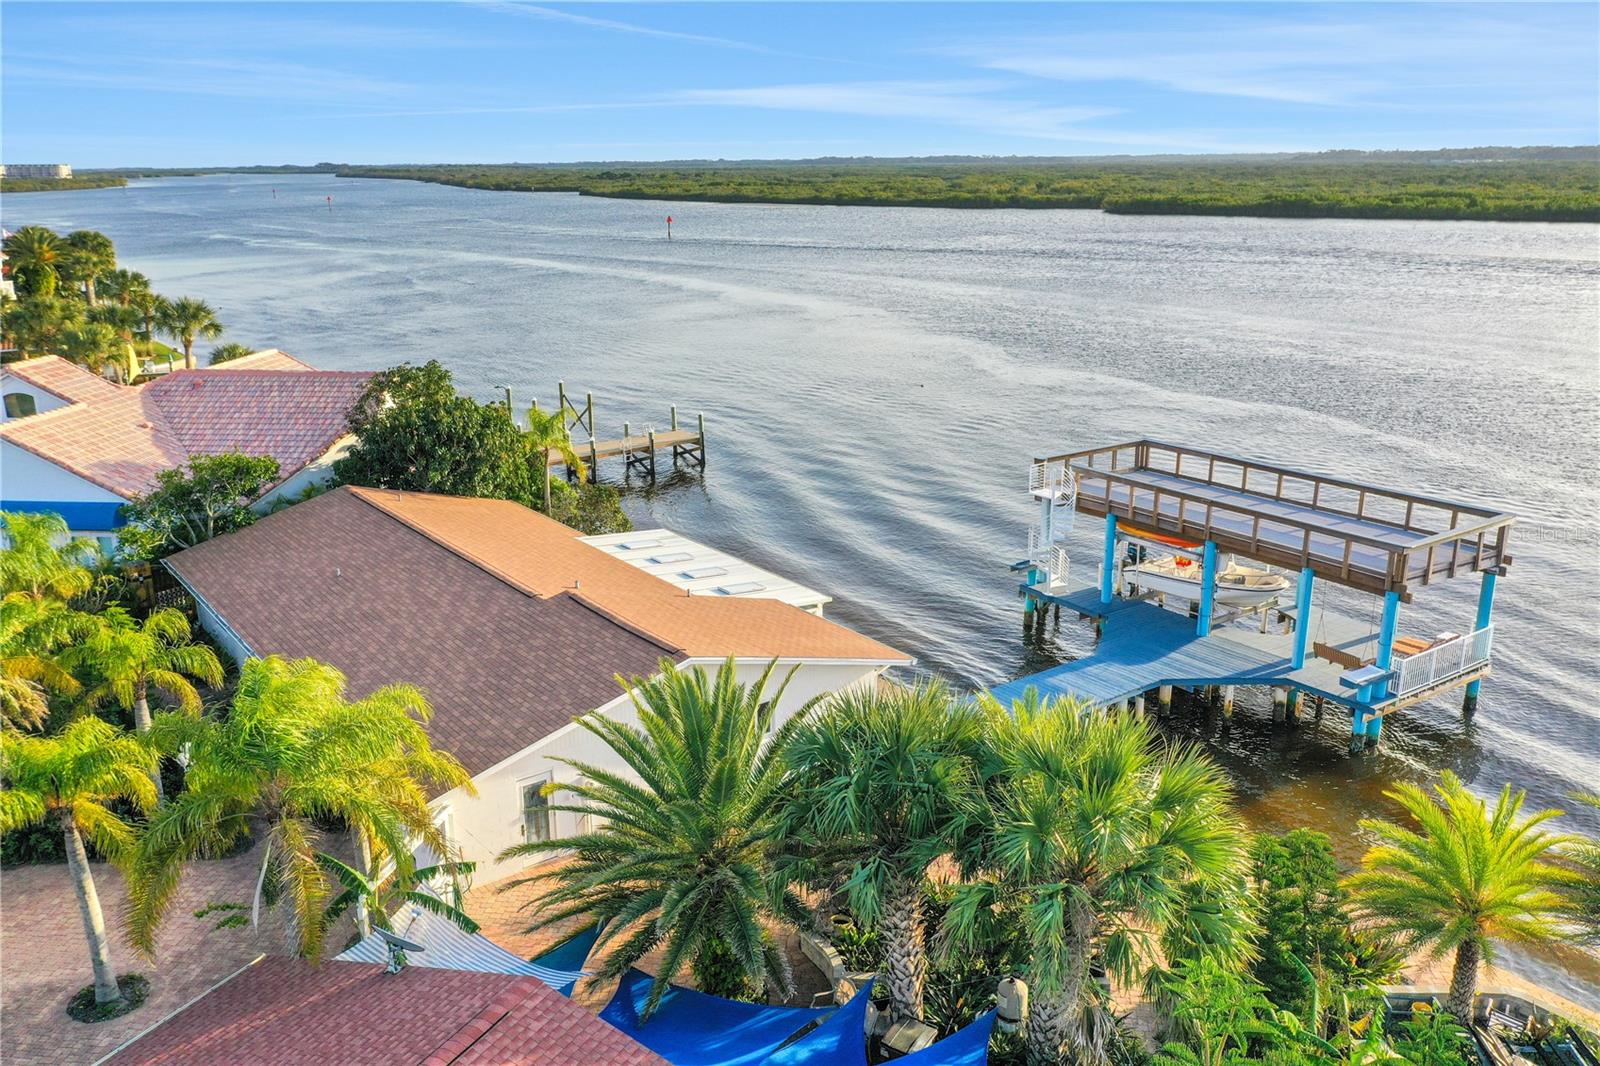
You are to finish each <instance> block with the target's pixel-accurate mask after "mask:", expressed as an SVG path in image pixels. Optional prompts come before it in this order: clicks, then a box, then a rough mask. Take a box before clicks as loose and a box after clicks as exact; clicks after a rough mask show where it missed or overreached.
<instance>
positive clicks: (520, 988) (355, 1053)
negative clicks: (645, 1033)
mask: <svg viewBox="0 0 1600 1066" xmlns="http://www.w3.org/2000/svg"><path fill="white" fill-rule="evenodd" d="M324 1062H325V1063H341V1064H344V1066H364V1064H371V1066H390V1064H395V1066H400V1064H405V1066H491V1064H493V1066H510V1064H519V1066H579V1064H583V1066H666V1063H665V1061H664V1060H663V1059H661V1058H659V1057H658V1056H656V1055H655V1054H654V1053H652V1052H650V1051H648V1050H647V1049H645V1048H644V1047H642V1046H641V1045H639V1044H637V1043H635V1042H634V1041H633V1040H631V1039H629V1038H628V1037H626V1036H624V1035H623V1034H622V1033H620V1032H618V1031H617V1030H616V1029H613V1028H612V1027H611V1026H610V1025H608V1024H606V1023H605V1022H603V1021H601V1020H600V1019H599V1018H596V1017H595V1016H594V1015H592V1014H590V1013H589V1012H588V1011H587V1010H585V1009H584V1008H583V1007H581V1006H579V1005H578V1004H577V1003H574V1002H573V1001H572V1000H570V999H568V998H566V997H565V996H563V995H561V994H560V993H558V992H556V991H554V990H552V989H550V988H548V987H546V986H545V985H544V984H543V983H542V982H540V981H539V980H537V979H535V978H532V977H513V976H508V975H505V974H487V973H470V972H464V971H459V970H442V969H425V968H422V967H418V966H412V967H408V968H407V969H405V970H403V971H401V972H400V973H398V974H386V973H384V972H383V967H381V966H378V965H373V964H367V963H356V962H325V963H323V964H322V965H321V966H319V967H312V966H310V965H309V964H307V963H305V962H302V961H300V960H298V959H288V958H268V959H264V960H262V961H261V962H258V963H256V964H255V965H253V966H251V967H249V968H248V969H246V970H245V971H244V972H242V973H240V974H239V975H238V976H236V977H234V978H232V979H231V980H229V981H227V982H226V983H224V984H223V985H222V986H221V987H219V988H216V989H214V990H213V991H211V992H209V993H207V994H206V995H205V996H203V997H201V998H200V999H199V1000H197V1001H196V1002H194V1003H192V1004H190V1005H189V1006H188V1007H187V1008H185V1009H184V1010H182V1011H180V1012H179V1013H178V1014H176V1015H174V1016H173V1017H171V1018H169V1019H167V1020H166V1021H164V1022H162V1023H161V1024H160V1025H159V1026H157V1027H156V1028H154V1029H152V1030H150V1031H149V1032H147V1033H145V1034H144V1035H143V1036H141V1037H140V1038H139V1039H138V1040H136V1041H134V1042H133V1043H132V1044H129V1045H128V1046H127V1047H125V1048H123V1049H122V1050H121V1051H119V1052H118V1053H117V1054H116V1055H114V1056H112V1058H111V1059H110V1060H109V1063H110V1066H135V1064H139V1066H203V1064H204V1066H209V1064H215V1063H227V1064H229V1066H279V1064H282V1066H291V1064H294V1066H298V1064H301V1063H324Z"/></svg>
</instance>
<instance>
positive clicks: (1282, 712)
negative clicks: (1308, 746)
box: [1272, 685, 1289, 722]
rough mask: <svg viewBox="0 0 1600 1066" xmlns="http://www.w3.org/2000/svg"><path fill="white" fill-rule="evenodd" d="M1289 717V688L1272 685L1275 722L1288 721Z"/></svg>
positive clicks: (1273, 717) (1273, 718)
mask: <svg viewBox="0 0 1600 1066" xmlns="http://www.w3.org/2000/svg"><path fill="white" fill-rule="evenodd" d="M1288 718H1289V690H1288V689H1286V688H1284V687H1283V686H1282V685H1274V686H1272V720H1273V721H1274V722H1283V721H1287V720H1288Z"/></svg>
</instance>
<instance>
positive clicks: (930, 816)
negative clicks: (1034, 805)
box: [784, 683, 983, 1021]
mask: <svg viewBox="0 0 1600 1066" xmlns="http://www.w3.org/2000/svg"><path fill="white" fill-rule="evenodd" d="M982 732H983V718H982V716H981V714H979V712H978V711H977V709H976V707H975V706H974V705H973V704H971V703H968V702H961V703H957V702H956V700H955V699H954V698H953V697H952V696H951V694H950V692H949V690H948V689H946V688H945V687H944V686H943V685H941V684H938V683H934V684H929V685H922V686H919V687H917V688H897V689H895V690H894V691H893V692H888V693H885V692H882V691H879V690H876V689H871V690H860V691H852V692H848V693H845V694H843V695H841V696H840V697H839V698H838V699H837V701H836V702H834V703H833V704H832V705H831V706H829V707H828V708H827V710H826V711H825V712H823V713H822V714H821V715H820V716H814V717H812V718H811V719H809V720H808V721H806V722H805V723H804V724H802V725H801V726H799V727H798V728H797V730H796V732H795V736H794V739H793V741H792V743H791V744H790V748H789V762H790V765H791V766H792V767H793V770H792V771H791V781H790V785H789V788H788V791H789V793H790V801H789V804H788V807H787V809H786V811H785V817H784V832H785V835H786V836H788V837H790V838H791V839H792V840H794V841H796V842H797V843H801V844H802V846H804V847H805V848H806V850H808V851H810V852H812V853H814V854H816V855H818V856H819V857H821V858H822V859H823V864H824V868H825V869H826V870H827V872H829V873H834V874H838V875H842V881H843V886H844V893H845V897H846V899H847V901H848V903H849V905H850V909H851V911H852V912H853V913H854V914H855V916H856V918H857V919H858V920H860V921H861V922H862V923H863V924H864V925H867V926H868V927H872V928H876V929H877V930H879V932H880V933H881V936H882V940H883V954H884V970H885V972H884V978H885V982H886V984H887V985H888V988H889V1002H890V1008H891V1010H892V1012H893V1015H894V1017H895V1020H897V1021H898V1020H901V1019H905V1018H914V1019H917V1020H919V1021H920V1020H921V1018H922V993H923V986H924V984H925V983H926V980H927V974H928V953H927V942H926V936H925V932H924V927H923V914H922V898H923V882H924V881H925V880H926V877H927V872H928V867H929V865H930V864H931V863H932V862H933V861H934V860H935V859H937V858H939V857H940V856H942V855H945V854H947V853H948V852H949V851H950V850H951V848H952V847H953V846H954V845H955V844H956V842H957V841H958V840H959V839H960V838H961V837H962V836H964V835H965V833H966V832H967V831H968V829H969V827H970V826H971V825H972V824H973V823H975V822H976V821H977V820H978V814H979V812H978V806H977V804H976V803H975V802H974V800H975V797H976V794H977V774H976V766H975V757H976V755H977V749H978V742H979V739H980V738H981V736H982Z"/></svg>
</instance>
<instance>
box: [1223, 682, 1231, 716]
mask: <svg viewBox="0 0 1600 1066" xmlns="http://www.w3.org/2000/svg"><path fill="white" fill-rule="evenodd" d="M1222 717H1224V718H1232V717H1233V686H1232V685H1223V686H1222Z"/></svg>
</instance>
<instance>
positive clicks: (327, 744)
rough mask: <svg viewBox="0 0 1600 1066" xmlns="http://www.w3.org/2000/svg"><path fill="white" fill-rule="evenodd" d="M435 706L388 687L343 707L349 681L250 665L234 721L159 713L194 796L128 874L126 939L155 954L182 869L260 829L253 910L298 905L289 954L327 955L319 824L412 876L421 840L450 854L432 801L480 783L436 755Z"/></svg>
mask: <svg viewBox="0 0 1600 1066" xmlns="http://www.w3.org/2000/svg"><path fill="white" fill-rule="evenodd" d="M429 716H430V709H429V707H428V702H427V700H426V698H424V696H423V695H422V693H421V692H419V691H418V690H417V689H415V688H412V687H410V686H406V685H390V686H388V687H385V688H381V689H379V690H378V691H376V692H374V693H372V694H371V695H370V696H367V697H365V698H364V699H359V700H354V701H351V700H347V699H346V698H345V678H344V675H343V674H341V673H340V672H339V671H338V670H336V669H334V668H333V667H331V666H328V665H326V664H324V663H319V662H316V661H315V660H312V659H296V660H285V659H281V658H278V657H277V656H273V657H271V658H267V659H250V660H247V661H246V662H245V664H244V666H243V667H242V668H241V669H240V672H239V686H238V689H237V691H236V693H235V695H234V699H233V705H232V708H231V710H230V712H229V713H228V715H227V716H226V717H225V718H221V719H219V718H214V717H201V718H189V717H187V716H184V715H170V714H168V715H160V716H158V717H157V718H156V721H155V727H154V733H155V737H156V740H157V746H158V747H159V748H160V749H161V750H163V751H176V750H178V749H179V748H180V747H183V748H184V750H185V751H186V753H187V757H188V769H187V772H186V774H185V777H184V783H185V788H184V791H183V792H182V793H180V794H179V795H178V796H176V797H174V798H173V799H172V800H171V801H170V802H169V803H167V804H166V805H165V806H163V807H161V808H160V810H158V811H157V812H156V814H155V815H154V816H153V817H152V818H151V819H150V824H149V827H148V828H147V829H146V830H145V833H144V835H143V836H142V837H141V838H140V841H139V845H138V848H137V850H136V852H135V855H134V859H133V863H132V866H131V868H130V870H129V877H128V888H129V911H128V937H129V939H130V941H131V942H132V943H133V944H134V945H135V946H136V947H138V948H139V949H140V950H142V951H145V952H147V953H148V952H150V951H152V950H153V947H154V943H155V935H156V932H157V931H158V929H159V928H160V926H161V923H162V921H163V920H164V919H165V918H166V916H167V911H168V909H169V908H170V906H171V903H172V895H173V892H174V891H175V890H176V888H177V886H178V881H179V878H180V876H181V875H182V871H183V866H184V864H185V863H186V862H187V861H188V860H190V859H192V858H194V857H196V856H199V855H202V854H208V853H215V851H217V850H221V849H225V848H227V847H229V846H230V845H232V844H233V843H235V842H237V841H238V840H240V839H241V838H243V837H245V836H247V835H249V834H250V833H251V831H252V830H254V831H256V832H258V833H259V834H261V835H262V836H264V837H265V839H266V847H265V848H263V849H262V858H261V863H262V865H261V869H260V872H259V874H258V876H257V880H256V886H257V887H256V895H255V899H254V900H253V901H252V905H251V914H252V918H253V919H254V918H256V917H258V916H259V913H260V908H261V906H262V904H263V902H268V903H271V902H273V901H274V900H281V901H283V902H285V903H286V904H287V905H288V907H289V908H290V915H291V921H290V926H291V928H292V930H293V935H294V944H293V948H294V950H295V951H297V952H298V953H299V954H300V955H302V956H304V957H306V958H309V959H312V960H313V961H315V960H316V959H318V958H320V957H321V954H322V949H323V941H324V938H325V934H326V931H327V927H326V925H325V907H326V904H327V902H328V900H329V899H330V897H331V896H332V894H333V892H332V887H333V886H332V884H331V881H330V878H329V876H328V874H327V872H326V870H325V868H324V866H323V864H322V861H321V860H320V859H319V858H318V854H319V852H320V851H321V849H320V848H319V846H318V845H319V844H320V842H321V840H322V833H321V832H320V831H319V830H318V828H317V823H318V822H319V821H326V820H328V819H341V820H343V821H344V822H345V824H346V825H348V826H350V827H351V828H352V829H353V830H355V831H357V832H360V833H364V834H366V835H367V836H368V837H369V838H371V839H375V840H377V841H380V842H381V844H382V845H383V847H384V848H385V849H386V850H387V851H388V853H389V854H390V855H392V856H394V857H395V860H396V864H397V865H398V866H399V868H400V869H401V870H402V871H407V870H409V869H410V868H411V866H412V865H413V864H412V860H411V848H412V846H413V845H414V844H416V843H418V842H420V843H422V844H426V845H427V846H428V847H429V848H431V849H432V850H433V851H434V852H435V853H436V854H440V855H445V854H449V851H450V847H449V844H448V842H447V841H446V840H445V839H444V838H443V834H442V833H441V832H440V831H439V829H438V828H437V827H436V826H435V825H434V824H433V817H432V814H431V812H430V811H429V809H428V799H429V797H430V795H433V794H436V793H438V792H444V791H448V790H449V789H451V788H455V787H457V786H460V785H467V786H469V787H470V779H469V778H468V776H467V773H466V771H465V770H464V769H462V767H461V764H460V763H459V762H457V761H456V760H455V759H454V758H453V757H452V756H450V755H447V754H445V753H443V752H440V751H435V750H434V748H433V746H432V745H431V744H430V743H429V741H428V733H427V729H426V728H425V726H426V723H427V721H428V718H429Z"/></svg>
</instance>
